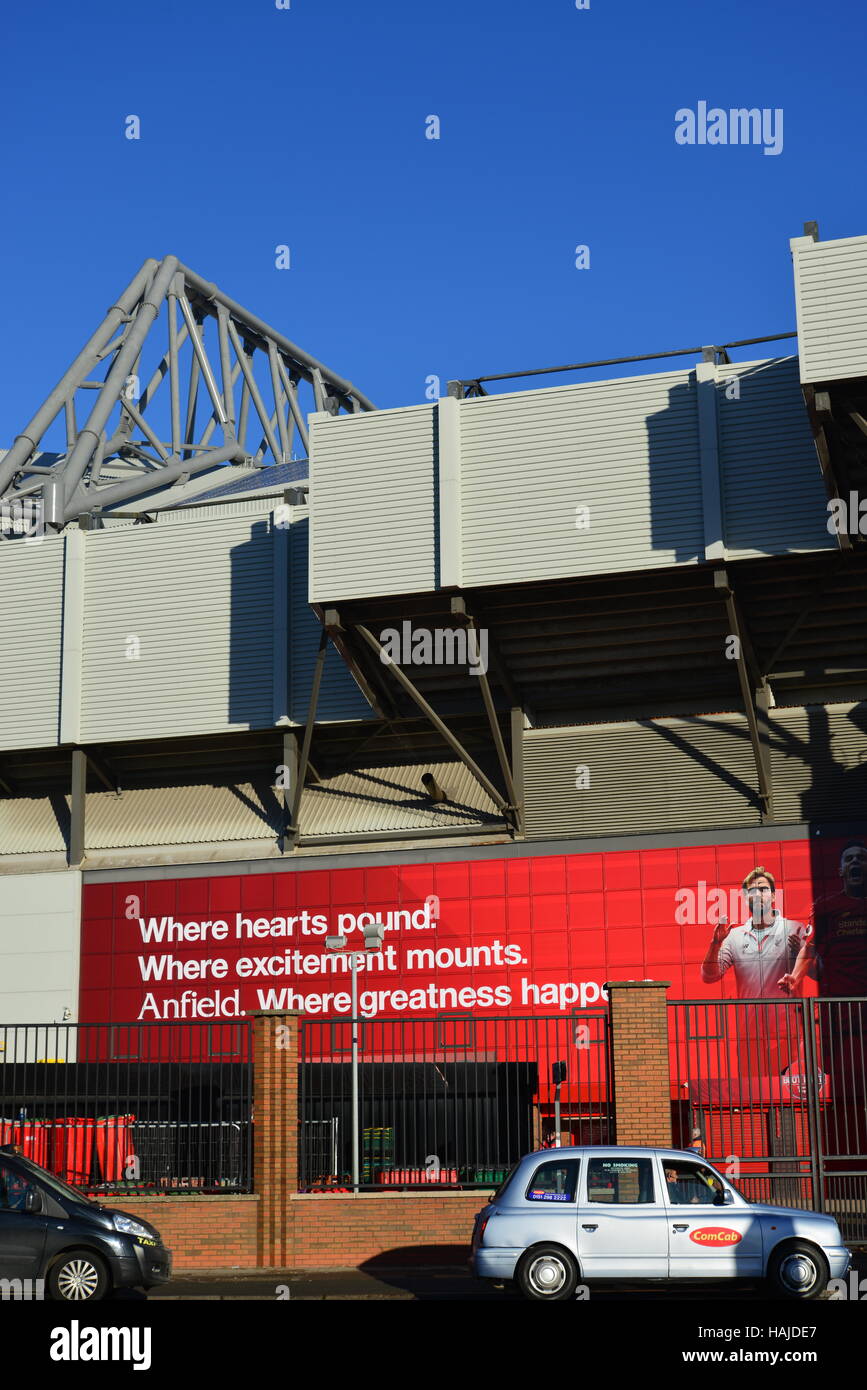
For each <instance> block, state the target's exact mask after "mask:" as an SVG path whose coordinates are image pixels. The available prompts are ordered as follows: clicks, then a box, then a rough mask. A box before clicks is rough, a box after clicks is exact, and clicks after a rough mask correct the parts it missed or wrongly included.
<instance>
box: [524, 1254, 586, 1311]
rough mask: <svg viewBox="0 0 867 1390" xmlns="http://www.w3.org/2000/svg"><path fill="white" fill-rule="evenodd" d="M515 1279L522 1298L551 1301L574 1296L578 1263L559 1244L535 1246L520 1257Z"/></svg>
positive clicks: (544, 1301)
mask: <svg viewBox="0 0 867 1390" xmlns="http://www.w3.org/2000/svg"><path fill="white" fill-rule="evenodd" d="M515 1281H516V1283H517V1285H518V1288H519V1289H520V1291H521V1293H522V1294H523V1295H524V1297H525V1298H532V1299H535V1300H538V1301H540V1302H543V1303H555V1302H557V1301H560V1300H563V1299H567V1298H574V1296H575V1290H576V1289H577V1287H578V1266H577V1265H576V1263H575V1260H574V1259H573V1257H572V1256H571V1255H570V1254H569V1252H568V1250H564V1249H563V1247H562V1245H535V1246H533V1248H532V1249H531V1250H527V1251H526V1253H525V1254H524V1255H522V1256H521V1260H520V1263H519V1265H518V1268H517V1270H516V1272H515Z"/></svg>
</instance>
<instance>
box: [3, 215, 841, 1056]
mask: <svg viewBox="0 0 867 1390" xmlns="http://www.w3.org/2000/svg"><path fill="white" fill-rule="evenodd" d="M792 255H793V263H794V272H795V303H796V309H797V320H798V321H797V329H798V332H797V340H798V351H797V354H796V355H789V356H774V357H760V358H756V359H751V360H737V361H732V360H731V359H730V354H729V349H732V350H734V347H735V345H733V344H729V345H727V346H710V347H707V348H705V349H703V351H701V352H700V353H699V354H698V355H699V357H700V360H697V361H694V362H692V363H690V364H688V365H686V366H682V367H679V368H678V369H676V370H668V369H660V368H659V365H658V364H655V365H654V367H653V369H652V370H650V371H642V372H641V373H640V374H636V375H630V376H623V375H615V376H614V377H612V378H611V379H609V380H603V381H591V382H580V383H579V384H569V385H550V384H545V385H543V386H542V387H541V388H539V387H536V388H535V389H520V390H511V389H509V390H506V391H499V392H497V393H496V394H494V393H489V391H488V390H487V389H486V386H485V383H484V381H483V380H479V381H475V382H453V383H450V385H449V390H448V394H447V395H446V396H444V397H443V398H442V399H440V400H438V401H435V402H425V403H423V404H415V405H409V406H406V407H400V408H396V409H387V410H376V409H374V408H373V406H372V403H371V402H370V401H368V400H367V399H366V398H365V397H363V396H361V394H360V393H359V392H357V391H356V389H355V388H354V387H352V386H351V385H350V384H349V383H348V382H345V381H344V380H343V379H342V378H340V377H338V376H337V375H336V374H334V373H332V372H330V371H329V370H328V369H327V368H324V367H323V366H322V365H321V364H320V363H318V362H316V361H315V359H312V358H310V357H309V356H308V355H307V354H305V353H303V352H302V351H301V350H300V349H297V348H295V347H294V345H293V344H291V343H289V342H288V340H286V339H284V338H282V337H281V336H280V335H279V334H277V333H276V332H275V330H272V329H269V328H268V326H267V325H266V324H263V323H262V321H261V320H258V319H256V318H254V317H253V316H252V315H249V314H247V313H246V312H245V311H243V310H242V309H241V308H240V306H238V305H236V304H234V302H233V301H231V300H229V299H228V298H227V297H226V296H225V295H222V294H221V293H220V292H219V291H217V290H216V289H215V287H214V286H212V285H209V284H208V283H207V282H206V281H203V280H201V278H200V277H198V276H196V275H194V273H193V272H191V271H188V270H187V269H186V268H185V267H183V266H181V265H180V264H179V263H178V262H177V261H176V260H175V259H174V258H172V257H167V258H166V259H165V260H164V261H162V262H159V263H157V262H150V263H147V265H146V267H144V268H143V270H142V272H140V275H139V277H137V279H136V281H134V282H133V284H132V286H131V287H130V290H129V291H128V292H127V297H126V299H125V300H122V301H119V302H120V303H121V310H120V311H118V314H117V316H116V318H115V319H113V320H112V321H111V322H108V320H107V321H106V324H105V325H104V326H103V329H102V330H101V331H100V332H101V336H100V334H97V335H95V339H94V340H91V343H92V344H93V343H94V342H95V346H92V347H91V348H90V351H89V355H88V353H87V352H86V353H84V354H83V355H82V359H81V361H80V362H79V364H78V365H77V367H75V370H73V369H70V372H71V374H70V373H67V376H66V377H65V378H64V380H63V381H62V382H61V383H60V385H59V387H58V388H57V391H56V392H54V393H53V394H52V396H50V397H49V399H48V401H47V403H46V407H45V408H44V410H43V411H42V412H41V414H39V415H38V416H37V417H36V424H35V425H34V423H33V422H31V425H30V426H28V427H27V428H26V429H25V430H24V432H23V434H22V435H21V436H19V439H18V441H16V443H15V445H14V446H13V449H12V450H11V451H10V452H9V453H8V454H7V455H6V457H5V459H0V483H2V485H3V486H4V487H5V488H6V491H5V493H3V494H2V495H0V505H2V507H3V508H4V510H3V517H4V519H5V529H6V534H5V538H4V539H3V540H2V541H0V592H2V595H3V614H4V632H5V637H6V652H7V660H6V662H5V663H4V667H3V672H2V676H0V685H2V698H0V876H2V892H0V952H2V960H3V969H2V980H0V1023H4V1024H10V1025H12V1024H40V1025H41V1024H47V1023H51V1022H61V1021H67V1020H68V1021H71V1022H76V1023H81V1024H116V1023H121V1022H122V1023H134V1022H136V1021H139V1020H141V1021H145V1022H150V1021H171V1020H188V1019H190V1020H191V1019H209V1018H210V1019H221V1020H232V1019H236V1018H240V1017H242V1016H243V1015H245V1014H247V1013H251V1012H253V1011H256V1010H268V1009H271V1010H279V1011H284V1012H285V1011H287V1010H303V1013H304V1015H305V1017H313V1018H319V1019H326V1020H339V1019H341V1018H343V1019H346V1018H347V1017H348V1016H349V1013H350V1010H351V1001H350V994H349V992H348V984H347V981H346V979H344V978H343V975H344V974H345V969H344V965H343V962H342V961H341V962H338V961H337V960H335V958H334V955H333V954H329V952H328V951H327V949H326V946H325V937H326V936H328V935H329V934H334V933H344V934H352V933H357V934H358V935H357V936H356V939H359V937H360V932H361V929H362V928H363V926H364V925H365V924H370V923H373V922H383V923H384V924H385V926H386V929H387V932H388V933H389V935H387V936H386V938H385V946H384V948H383V950H382V951H380V952H378V953H375V956H369V957H368V959H367V960H366V962H365V969H364V971H363V978H362V979H361V981H360V982H359V988H360V1011H361V1015H362V1017H363V1018H364V1019H365V1020H369V1021H374V1020H395V1019H405V1020H412V1019H413V1018H418V1019H425V1020H427V1019H430V1018H432V1017H437V1016H441V1017H442V1016H449V1015H455V1014H458V1015H461V1016H463V1017H464V1018H465V1019H468V1020H482V1019H488V1018H490V1019H493V1018H498V1017H506V1016H513V1017H516V1018H517V1017H521V1018H524V1017H528V1016H529V1017H534V1016H535V1017H538V1018H543V1017H548V1016H550V1015H570V1014H575V1015H576V1016H577V1015H582V1016H583V1014H584V1013H587V1012H588V1011H592V1010H593V1009H594V1008H595V1009H597V1010H598V1009H600V1008H601V1007H602V1006H604V1003H605V1000H606V997H607V991H606V988H605V987H606V984H607V983H608V982H610V981H613V980H655V981H666V982H668V984H669V989H668V997H669V999H671V1000H681V999H687V1000H689V999H696V998H703V999H707V1000H708V1001H714V1000H722V999H725V998H732V997H734V996H735V994H736V993H737V986H736V983H735V975H736V972H734V971H729V973H728V974H727V975H725V976H723V978H722V980H721V981H720V982H714V983H708V982H706V981H705V980H704V979H703V977H702V962H703V961H704V959H705V957H706V954H707V950H708V941H709V939H710V936H711V934H712V931H713V925H714V923H715V922H718V921H719V913H717V916H716V917H714V916H713V915H709V912H708V905H709V903H710V901H711V898H712V896H713V895H714V894H716V895H717V898H718V901H722V900H724V901H725V902H726V904H728V905H729V906H730V908H731V912H730V914H729V915H730V916H731V913H734V912H737V911H741V912H742V911H743V910H744V905H743V900H742V899H741V897H740V888H741V884H742V882H743V881H744V880H745V878H746V877H747V876H748V875H749V874H750V873H751V872H752V871H753V870H755V869H756V868H761V869H763V870H764V871H766V872H767V873H768V875H769V876H770V877H771V878H772V880H773V884H774V889H775V892H776V893H777V894H778V903H779V906H780V913H781V917H783V918H785V919H788V920H789V921H791V922H797V923H800V924H809V922H810V920H811V913H812V906H813V903H814V901H815V899H816V898H817V897H819V896H821V895H822V894H823V893H826V892H829V891H831V890H834V889H836V888H837V887H838V886H839V868H840V857H841V853H842V852H843V850H844V848H845V846H846V845H847V844H849V843H850V842H851V841H853V840H854V841H857V840H859V839H862V838H865V834H867V826H865V814H864V790H865V777H864V774H865V766H867V621H865V612H867V604H865V599H867V550H865V545H864V536H865V534H867V518H865V519H864V521H863V526H862V528H861V529H860V530H859V524H858V519H859V517H860V504H861V499H862V498H864V497H867V481H865V460H867V401H865V400H864V397H865V395H867V237H853V238H848V239H845V240H842V241H832V242H822V241H820V240H819V239H818V233H817V231H816V230H815V228H814V227H812V224H810V226H809V228H808V231H807V234H806V235H805V236H803V237H798V238H796V239H795V240H794V241H793V242H792ZM176 312H180V314H181V321H180V325H179V324H178V323H176V322H175V315H176ZM161 315H162V317H163V318H165V319H166V320H167V322H168V336H167V339H166V342H167V346H166V348H165V351H164V352H163V349H162V341H163V340H162V339H161V340H160V347H159V350H158V353H157V356H156V358H155V359H154V362H155V366H154V368H153V376H151V377H148V375H147V371H145V369H144V367H143V365H142V364H143V363H144V361H145V359H146V357H147V352H148V350H149V346H153V342H154V341H155V336H154V335H155V334H156V333H157V329H158V325H159V323H160V322H161V319H160V316H161ZM751 327H752V325H747V328H751ZM115 332H119V333H120V337H119V338H118V339H115V340H113V339H112V337H111V335H112V333H115ZM208 333H212V334H213V336H212V338H211V339H210V347H209V338H208ZM113 342H114V343H115V346H112V343H113ZM184 350H186V352H187V353H188V355H189V362H190V365H189V368H187V367H185V366H184V363H183V360H182V359H183V353H184ZM160 354H162V355H161V356H160ZM106 358H107V359H108V360H107V363H106V368H105V373H104V381H103V378H102V377H101V378H100V382H97V383H95V386H96V387H98V388H99V391H98V403H99V409H96V408H94V411H93V416H92V417H88V419H87V420H86V421H84V423H81V422H82V420H83V416H82V415H81V414H80V413H77V411H79V412H80V409H81V407H80V406H76V400H77V399H79V400H80V399H81V397H82V396H83V395H84V394H85V393H87V392H88V391H90V393H91V399H90V400H88V401H87V405H88V407H89V406H90V405H91V404H92V397H93V391H94V383H92V382H90V376H91V375H93V374H94V373H96V372H97V370H101V368H99V367H98V365H97V364H99V363H100V362H103V361H105V360H106ZM112 364H113V365H112ZM618 370H622V368H618ZM257 373H258V376H257ZM164 379H165V381H166V382H167V386H166V387H165V389H164V394H165V395H166V397H167V398H168V399H167V403H166V404H165V407H164V415H163V416H162V417H160V416H159V415H158V414H155V413H154V412H155V411H158V410H159V409H160V408H161V407H160V405H159V398H158V395H157V392H158V388H159V386H161V385H162V382H163V380H164ZM130 380H133V381H134V382H135V383H136V385H135V389H134V390H131V389H130V387H129V382H130ZM146 381H147V382H149V384H148V385H147V386H145V387H144V389H142V383H143V382H146ZM269 388H270V390H271V394H270V396H269V395H268V394H267V393H268V389H269ZM304 390H309V392H310V393H311V401H310V405H311V406H312V408H311V409H307V410H305V409H304V408H303V406H302V404H299V402H302V400H303V395H302V393H303V391H304ZM197 391H198V393H199V407H200V409H201V401H202V400H204V403H205V407H206V412H205V419H206V421H208V422H209V423H208V425H207V428H206V430H205V435H204V436H202V438H199V436H197V435H196V434H195V433H194V428H195V416H196V394H195V393H196V392H197ZM185 392H186V394H184V393H185ZM239 396H240V399H239ZM148 410H150V412H151V414H150V415H148ZM52 412H53V413H52ZM112 412H116V414H115V415H114V416H113V415H112ZM55 416H58V418H59V416H63V417H64V419H65V426H66V431H67V435H66V442H65V446H64V444H63V441H62V440H61V441H60V447H59V448H58V449H56V450H54V449H51V450H49V448H48V447H47V442H46V441H47V435H46V436H45V438H43V433H44V431H45V430H46V429H47V427H48V426H49V425H50V422H51V420H52V419H54V418H55ZM149 420H151V421H153V423H148V421H149ZM250 421H252V422H254V423H255V424H256V435H257V436H258V434H259V433H261V436H262V440H261V443H260V444H259V447H258V449H256V450H255V451H254V449H253V446H252V445H251V444H249V442H248V439H247V434H248V433H249V430H248V429H247V430H246V433H245V426H247V425H248V424H249V422H250ZM260 424H261V431H260V429H259V425H260ZM215 431H216V432H217V437H216V438H213V436H214V433H215ZM296 441H297V442H298V444H299V445H300V448H301V450H302V453H304V452H306V454H307V458H306V460H305V459H304V458H303V457H301V458H297V459H296V458H295V457H294V453H293V446H294V445H295V443H296ZM254 442H255V443H259V441H258V438H256V440H255V441H254ZM308 445H309V448H308ZM4 464H6V465H8V466H6V467H5V468H4ZM217 470H220V471H217ZM25 499H29V500H27V502H26V506H27V507H29V508H31V510H30V511H29V512H26V515H27V516H28V517H31V518H33V517H35V518H37V522H36V523H33V522H32V521H27V522H26V523H25V524H24V525H21V524H19V520H18V519H19V518H20V516H21V515H24V511H22V509H25ZM16 508H17V509H18V510H16ZM25 510H26V509H25ZM865 510H867V508H865ZM841 517H842V518H843V519H844V521H843V524H836V525H834V524H832V522H833V520H834V518H837V520H838V522H839V519H840V518H841ZM720 895H721V896H720ZM731 921H732V924H733V925H738V922H737V921H736V919H735V917H734V916H731ZM863 934H864V933H863V932H862V936H863ZM859 942H860V948H861V951H862V957H861V958H860V959H861V963H860V964H858V962H857V961H856V962H855V965H854V967H853V972H854V973H853V974H852V979H853V980H856V981H857V978H858V971H859V970H861V971H862V972H863V971H865V970H867V963H865V962H867V940H862V939H861V938H859ZM865 981H867V975H865ZM820 984H821V981H819V982H818V983H817V982H816V980H812V981H811V982H809V983H808V984H807V985H806V993H807V994H808V995H809V994H810V992H811V991H812V992H813V993H816V992H817V991H818V989H819V985H820ZM851 992H852V993H855V994H859V995H861V994H864V993H867V983H865V986H864V987H863V988H861V989H854V988H853V990H852V991H851ZM741 993H743V990H741ZM32 1060H33V1059H32Z"/></svg>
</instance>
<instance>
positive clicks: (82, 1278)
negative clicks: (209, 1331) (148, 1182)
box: [0, 1145, 172, 1302]
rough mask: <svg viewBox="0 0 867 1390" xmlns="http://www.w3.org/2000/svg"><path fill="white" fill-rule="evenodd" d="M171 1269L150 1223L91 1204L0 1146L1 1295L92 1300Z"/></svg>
mask: <svg viewBox="0 0 867 1390" xmlns="http://www.w3.org/2000/svg"><path fill="white" fill-rule="evenodd" d="M171 1272H172V1256H171V1251H169V1250H167V1249H166V1248H165V1246H164V1245H163V1242H162V1238H161V1236H160V1233H159V1231H157V1230H155V1229H154V1227H153V1226H149V1225H148V1223H147V1222H146V1221H141V1220H140V1219H139V1218H138V1217H137V1216H132V1215H131V1214H130V1213H129V1212H126V1211H119V1210H118V1209H117V1208H116V1207H106V1206H101V1205H100V1203H99V1202H94V1201H91V1200H90V1198H88V1197H85V1195H84V1193H83V1192H80V1191H78V1190H77V1189H76V1188H74V1187H70V1186H69V1185H68V1183H65V1182H61V1180H60V1179H59V1178H56V1177H55V1176H54V1174H53V1173H49V1172H47V1171H46V1169H45V1168H40V1166H39V1165H38V1164H37V1163H32V1162H31V1161H30V1159H29V1158H24V1157H23V1155H22V1154H20V1153H18V1152H17V1151H16V1149H15V1148H14V1146H12V1145H6V1146H3V1145H0V1289H2V1293H3V1294H4V1295H5V1296H6V1297H9V1296H10V1293H11V1294H12V1296H16V1295H17V1294H18V1291H19V1289H21V1288H22V1287H23V1288H24V1289H27V1290H32V1289H34V1288H36V1289H37V1290H43V1289H44V1292H45V1294H46V1295H47V1297H49V1298H54V1299H60V1300H62V1301H64V1302H65V1301H69V1302H79V1301H81V1300H84V1299H91V1300H94V1299H99V1298H105V1297H106V1296H107V1295H108V1294H109V1293H111V1292H112V1290H113V1289H130V1288H144V1289H148V1288H151V1287H152V1286H153V1285H154V1284H163V1283H165V1282H166V1280H167V1279H169V1278H170V1277H171ZM7 1281H10V1282H8V1283H7ZM36 1281H44V1283H42V1284H38V1283H37V1282H36ZM31 1296H32V1295H31ZM36 1296H37V1297H38V1296H39V1294H38V1293H37V1294H36Z"/></svg>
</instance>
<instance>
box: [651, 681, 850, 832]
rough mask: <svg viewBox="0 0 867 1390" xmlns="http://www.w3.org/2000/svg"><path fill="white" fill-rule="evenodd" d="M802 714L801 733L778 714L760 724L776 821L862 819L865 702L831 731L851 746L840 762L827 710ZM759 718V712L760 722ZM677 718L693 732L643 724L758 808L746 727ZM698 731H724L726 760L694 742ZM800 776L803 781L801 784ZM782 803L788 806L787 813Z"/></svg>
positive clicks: (815, 709) (746, 803) (710, 718)
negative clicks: (766, 733) (766, 732)
mask: <svg viewBox="0 0 867 1390" xmlns="http://www.w3.org/2000/svg"><path fill="white" fill-rule="evenodd" d="M806 716H807V736H806V738H804V737H801V736H799V735H798V734H796V733H795V732H794V731H793V730H792V729H789V728H786V727H785V725H784V724H782V723H781V721H780V720H779V719H775V720H774V719H772V720H770V721H768V724H767V726H766V727H768V728H769V729H770V746H771V753H772V757H773V759H774V784H775V789H776V791H777V794H778V799H779V801H780V803H781V806H780V809H778V812H777V818H778V819H779V820H780V822H781V823H786V822H788V821H794V820H798V821H806V822H808V823H810V824H813V823H816V824H826V823H829V822H834V821H838V822H846V823H848V822H850V821H858V820H860V822H861V823H862V824H863V823H864V822H867V701H865V702H861V703H860V704H858V705H856V706H855V708H854V709H852V710H850V711H849V712H848V714H847V715H846V716H845V721H844V724H843V726H842V727H838V729H837V731H836V733H837V736H838V737H840V738H841V741H842V742H843V744H844V746H845V747H848V748H850V749H851V750H852V751H851V753H850V754H849V755H848V758H847V761H846V762H840V761H838V760H837V758H835V756H834V751H833V748H832V739H833V737H834V732H835V731H834V729H833V726H832V722H831V719H830V717H829V714H828V711H827V709H826V708H825V707H824V706H822V705H812V706H808V707H807V711H806ZM762 719H763V716H762V715H761V712H760V713H759V722H760V727H761V724H762ZM683 723H684V724H686V725H688V726H689V730H690V731H693V730H694V731H695V732H694V733H691V732H690V733H687V732H686V731H682V730H679V729H675V728H670V727H668V726H666V725H661V724H656V723H648V725H647V727H649V728H652V729H653V730H654V732H655V733H656V735H657V736H658V737H659V738H660V739H663V740H664V741H665V742H666V743H668V744H669V745H671V747H672V748H673V749H676V750H677V751H678V752H679V753H680V754H682V755H684V756H685V757H688V758H689V759H690V760H691V761H692V762H694V763H695V764H696V766H697V767H698V768H700V769H702V770H703V771H705V772H708V773H710V774H712V775H713V776H714V777H715V778H717V779H718V780H719V781H720V782H721V783H722V784H723V785H724V786H726V787H728V788H729V789H730V790H731V791H733V792H734V793H735V794H736V795H737V796H739V797H741V798H743V806H744V810H746V809H747V808H748V807H750V806H752V807H753V808H754V809H755V810H758V809H759V807H760V799H759V795H758V790H757V780H756V775H755V763H754V761H753V757H752V749H751V747H750V735H749V730H748V729H747V728H746V726H745V725H733V724H730V723H728V722H727V721H723V720H717V719H714V718H713V716H703V717H698V716H695V717H692V718H689V719H687V718H684V720H683ZM848 724H852V725H854V727H855V730H857V733H855V735H854V738H853V737H852V731H851V730H850V729H848V728H847V727H846V725H848ZM703 730H705V731H708V732H711V731H715V732H716V733H717V734H724V735H725V736H726V737H727V738H728V739H729V740H731V743H730V747H731V749H732V754H733V756H732V758H731V761H730V762H729V764H728V765H724V764H723V763H721V762H720V761H719V759H718V758H717V757H716V756H714V755H712V754H711V753H709V752H706V751H704V750H703V749H702V748H701V747H700V746H699V740H700V737H701V731H703ZM738 769H740V771H739V770H738ZM745 769H746V771H744V770H745ZM805 779H807V781H808V785H806V786H805V787H804V786H803V782H804V780H805ZM787 806H791V810H790V811H789V812H788V813H787V811H786V807H787Z"/></svg>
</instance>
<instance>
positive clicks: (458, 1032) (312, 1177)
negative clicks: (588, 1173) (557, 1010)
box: [299, 1010, 614, 1191]
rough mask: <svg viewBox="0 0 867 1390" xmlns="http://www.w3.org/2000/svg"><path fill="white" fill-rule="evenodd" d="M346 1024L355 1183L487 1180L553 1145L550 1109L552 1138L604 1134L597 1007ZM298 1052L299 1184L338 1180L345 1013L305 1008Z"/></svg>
mask: <svg viewBox="0 0 867 1390" xmlns="http://www.w3.org/2000/svg"><path fill="white" fill-rule="evenodd" d="M358 1034H359V1036H358V1067H357V1085H358V1096H359V1100H358V1129H359V1157H360V1165H359V1167H360V1171H359V1179H360V1182H359V1185H360V1186H361V1187H364V1188H381V1189H385V1188H394V1187H397V1188H411V1187H430V1186H431V1185H436V1186H438V1187H490V1186H491V1184H492V1183H498V1182H500V1181H501V1180H502V1178H503V1177H504V1176H505V1174H506V1173H507V1172H508V1170H509V1168H510V1167H511V1166H512V1164H513V1163H514V1162H515V1161H516V1160H517V1159H518V1158H520V1157H521V1155H522V1154H524V1153H527V1152H529V1151H530V1150H531V1149H534V1148H539V1147H540V1146H542V1145H546V1144H553V1143H554V1142H555V1130H556V1125H557V1121H558V1119H559V1126H560V1128H559V1133H560V1138H561V1142H562V1143H564V1144H570V1143H571V1144H599V1143H611V1142H613V1139H614V1132H613V1119H612V1109H611V1090H610V1076H609V1049H608V1016H607V1012H606V1011H605V1010H592V1011H588V1012H586V1013H581V1014H574V1015H572V1016H569V1017H559V1018H478V1017H476V1016H470V1015H459V1016H454V1015H449V1016H442V1017H438V1018H424V1019H422V1018H420V1019H412V1020H409V1019H407V1020H388V1019H374V1020H366V1021H363V1022H361V1023H360V1024H359V1026H358ZM299 1061H300V1084H299V1103H300V1118H301V1143H300V1153H299V1184H300V1187H301V1189H302V1191H311V1190H313V1191H315V1190H319V1189H323V1188H326V1189H329V1188H330V1189H334V1188H342V1187H348V1186H349V1185H350V1183H351V1179H352V1120H353V1106H352V1072H353V1067H352V1025H351V1023H350V1022H342V1021H341V1022H333V1021H329V1020H319V1019H315V1020H313V1019H303V1020H302V1021H301V1035H300V1052H299ZM555 1066H556V1067H557V1068H558V1069H557V1070H556V1071H555ZM558 1077H559V1078H560V1079H559V1080H558V1079H557V1078H558Z"/></svg>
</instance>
